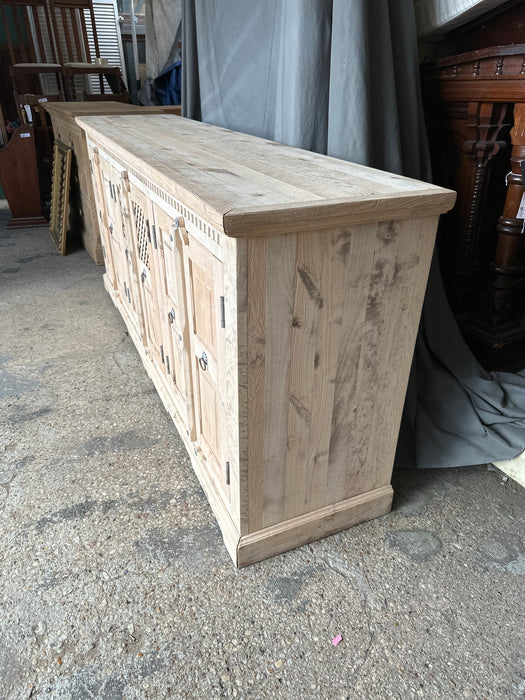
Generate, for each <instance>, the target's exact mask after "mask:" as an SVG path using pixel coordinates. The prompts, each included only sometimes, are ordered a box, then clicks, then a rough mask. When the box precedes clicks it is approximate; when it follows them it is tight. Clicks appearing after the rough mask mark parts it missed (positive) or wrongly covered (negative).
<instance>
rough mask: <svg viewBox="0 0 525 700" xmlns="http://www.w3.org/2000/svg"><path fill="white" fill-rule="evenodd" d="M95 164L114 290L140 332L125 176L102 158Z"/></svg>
mask: <svg viewBox="0 0 525 700" xmlns="http://www.w3.org/2000/svg"><path fill="white" fill-rule="evenodd" d="M99 165H100V175H101V189H102V192H103V196H104V201H105V205H106V214H107V227H108V236H109V243H110V247H111V253H112V258H113V269H114V274H115V278H114V280H113V281H114V288H115V289H116V290H118V292H119V296H120V300H121V303H122V306H123V309H124V310H125V311H126V312H127V313H128V315H129V318H130V320H131V321H132V323H133V324H134V325H135V327H136V330H137V332H140V330H141V316H142V309H141V302H140V292H139V285H138V277H137V269H136V264H135V258H134V246H133V239H132V230H131V221H130V216H129V202H128V189H129V181H128V175H127V172H126V171H125V170H124V169H123V168H122V169H120V168H117V167H115V166H113V165H112V164H111V163H109V162H108V161H107V160H106V159H105V158H104V157H103V156H102V157H101V158H100V163H99Z"/></svg>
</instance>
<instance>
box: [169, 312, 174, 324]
mask: <svg viewBox="0 0 525 700" xmlns="http://www.w3.org/2000/svg"><path fill="white" fill-rule="evenodd" d="M168 319H169V322H170V323H174V322H175V309H170V310H169V311H168Z"/></svg>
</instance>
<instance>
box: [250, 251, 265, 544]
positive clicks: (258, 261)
mask: <svg viewBox="0 0 525 700" xmlns="http://www.w3.org/2000/svg"><path fill="white" fill-rule="evenodd" d="M266 243H267V242H266V241H259V240H254V241H249V242H248V247H247V262H248V338H247V342H248V346H247V348H248V494H249V501H250V508H249V516H248V531H249V532H253V531H254V530H258V529H259V528H260V527H261V526H262V512H263V496H264V491H263V480H264V423H265V411H264V396H265V370H266V350H265V346H266V328H265V325H266V313H265V312H266V289H267V284H268V282H267V245H266Z"/></svg>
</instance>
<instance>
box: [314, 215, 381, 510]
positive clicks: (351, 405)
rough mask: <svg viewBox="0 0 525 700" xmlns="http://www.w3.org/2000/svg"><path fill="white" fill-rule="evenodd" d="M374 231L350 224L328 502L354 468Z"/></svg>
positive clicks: (340, 494) (342, 488) (340, 492)
mask: <svg viewBox="0 0 525 700" xmlns="http://www.w3.org/2000/svg"><path fill="white" fill-rule="evenodd" d="M376 231H377V224H366V225H361V226H355V227H353V228H352V230H351V235H350V241H349V244H350V245H349V249H348V258H347V263H346V267H345V281H344V290H345V291H344V300H343V310H342V316H341V324H342V325H341V336H340V346H339V354H338V359H337V373H336V385H335V392H334V411H333V418H332V430H331V437H330V447H329V455H328V485H327V491H326V496H327V502H328V503H336V502H337V501H338V500H340V499H341V498H342V497H343V498H344V497H346V492H345V488H346V487H347V474H348V473H351V474H352V473H353V470H354V468H355V467H354V464H355V456H354V446H355V443H356V440H358V439H359V434H358V432H357V426H358V420H359V416H358V413H359V411H360V410H361V409H360V397H359V395H358V390H357V377H358V370H359V361H360V358H361V354H362V345H363V333H364V324H365V316H366V306H367V299H368V289H369V285H370V277H371V274H372V265H373V259H374V243H375V237H376Z"/></svg>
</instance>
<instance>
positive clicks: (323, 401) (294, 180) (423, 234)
mask: <svg viewBox="0 0 525 700" xmlns="http://www.w3.org/2000/svg"><path fill="white" fill-rule="evenodd" d="M78 121H79V124H80V125H81V127H82V128H83V129H84V130H85V132H86V134H87V138H88V151H89V159H90V162H91V166H92V170H93V178H94V184H95V192H96V200H97V209H98V215H99V223H100V227H101V236H102V240H103V242H104V249H105V253H106V270H107V273H106V276H105V280H106V286H107V289H108V290H109V292H110V293H111V295H112V298H113V300H114V302H115V304H116V305H117V307H118V308H119V310H120V311H121V313H122V315H123V317H124V319H125V321H126V323H127V325H128V328H129V331H130V334H131V336H132V338H133V339H134V341H135V344H136V346H137V348H138V350H139V352H140V354H141V356H142V359H143V361H144V365H145V367H146V369H147V371H148V372H149V374H150V376H151V378H152V379H153V382H154V383H155V386H156V388H157V390H158V391H159V394H160V396H161V398H162V400H163V402H164V404H165V406H166V408H167V410H168V411H169V412H170V414H171V416H172V417H173V419H174V421H175V424H176V426H177V428H178V430H179V432H180V435H181V437H182V439H183V440H184V442H185V444H186V447H187V449H188V453H189V455H190V457H191V460H192V463H193V466H194V469H195V471H196V473H197V475H198V477H199V479H200V482H201V484H202V486H203V488H204V491H205V492H206V494H207V496H208V499H209V501H210V504H211V506H212V508H213V510H214V512H215V515H216V517H217V519H218V522H219V525H220V527H221V530H222V533H223V537H224V541H225V543H226V547H227V548H228V551H229V553H230V555H231V557H232V559H233V561H234V562H235V563H236V564H237V565H238V566H245V565H247V564H250V563H253V562H255V561H258V560H260V559H263V558H265V557H269V556H272V555H274V554H277V553H280V552H283V551H285V550H288V549H291V548H293V547H297V546H299V545H302V544H304V543H306V542H310V541H312V540H315V539H318V538H320V537H323V536H325V535H329V534H331V533H334V532H337V531H339V530H341V529H343V528H346V527H349V526H351V525H355V524H357V523H360V522H362V521H364V520H367V519H370V518H373V517H376V516H378V515H382V514H384V513H387V512H388V511H389V510H390V507H391V501H392V488H391V486H390V478H391V471H392V463H393V458H394V451H395V447H396V441H397V435H398V430H399V423H400V418H401V412H402V408H403V401H404V396H405V391H406V385H407V380H408V373H409V368H410V363H411V358H412V352H413V347H414V342H415V336H416V330H417V326H418V320H419V315H420V311H421V305H422V301H423V295H424V291H425V286H426V281H427V275H428V269H429V265H430V260H431V256H432V250H433V244H434V237H435V231H436V226H437V221H438V217H439V215H440V213H442V212H444V211H447V210H448V209H450V208H451V207H452V205H453V203H454V199H455V194H454V193H453V192H451V191H449V190H443V189H441V188H438V187H434V186H432V185H428V184H424V183H421V182H417V181H414V180H409V179H406V178H402V177H399V176H397V175H392V174H388V173H383V172H380V171H377V170H372V169H369V168H365V167H362V166H359V165H354V164H351V163H347V162H343V161H340V160H336V159H333V158H328V157H325V156H321V155H317V154H314V153H310V152H307V151H302V150H299V149H294V148H290V147H287V146H284V145H282V144H277V143H273V142H269V141H265V140H263V139H257V138H254V137H251V136H247V135H244V134H239V133H235V132H232V131H228V130H226V129H221V128H217V127H214V126H210V125H207V124H202V123H199V122H193V121H190V120H186V119H182V118H180V117H175V116H168V115H166V116H150V117H148V118H147V121H146V120H145V119H144V118H137V117H134V116H114V117H111V118H107V117H96V118H95V117H93V118H81V119H79V120H78Z"/></svg>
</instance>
